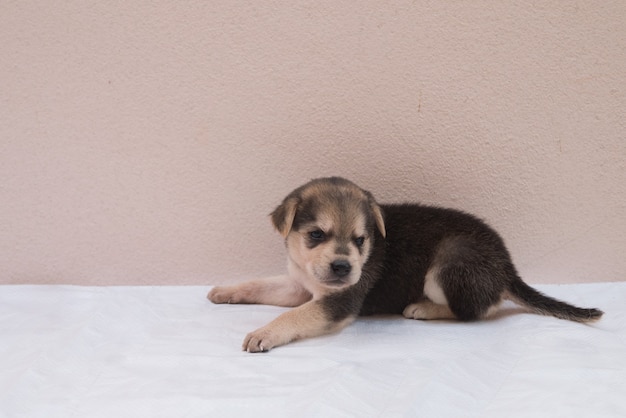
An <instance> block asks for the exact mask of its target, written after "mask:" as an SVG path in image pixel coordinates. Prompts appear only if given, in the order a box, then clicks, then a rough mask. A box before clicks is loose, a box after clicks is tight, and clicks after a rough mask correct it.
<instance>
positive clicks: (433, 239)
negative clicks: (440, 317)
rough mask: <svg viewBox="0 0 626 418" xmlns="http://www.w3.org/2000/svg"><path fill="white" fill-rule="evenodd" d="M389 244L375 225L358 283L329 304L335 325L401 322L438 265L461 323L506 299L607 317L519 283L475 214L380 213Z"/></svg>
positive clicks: (542, 309)
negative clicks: (366, 319)
mask: <svg viewBox="0 0 626 418" xmlns="http://www.w3.org/2000/svg"><path fill="white" fill-rule="evenodd" d="M381 208H382V209H383V213H384V218H385V228H386V234H387V236H386V238H383V237H382V235H381V234H380V233H379V232H378V231H377V230H376V228H375V227H374V224H373V222H370V225H369V229H370V236H372V237H373V239H374V243H373V247H372V251H371V254H370V257H369V259H368V261H367V263H366V264H365V266H364V267H363V274H362V276H361V279H360V280H359V282H358V283H357V284H355V285H353V286H351V287H349V288H347V289H345V290H343V291H340V292H337V293H334V294H331V295H328V296H326V297H324V298H323V300H322V301H321V303H323V305H324V307H325V310H326V312H327V313H328V314H329V316H330V317H331V319H332V320H333V321H338V320H341V319H344V318H346V317H348V316H350V315H356V314H360V315H371V314H400V313H402V311H403V310H404V308H405V307H406V306H408V305H409V304H411V303H414V302H417V301H419V300H421V299H422V298H423V297H424V294H423V289H424V280H425V275H426V272H427V271H428V269H429V268H430V267H431V266H433V264H435V263H436V265H437V266H439V268H440V273H439V282H440V285H441V287H442V289H443V291H444V294H445V295H446V299H447V300H448V305H449V307H450V309H451V310H452V312H453V313H454V314H455V315H456V316H457V318H458V319H460V320H463V321H470V320H475V319H479V318H481V317H483V316H484V315H485V314H486V312H487V310H488V309H489V308H490V307H491V306H493V305H494V304H496V303H497V302H498V301H499V300H500V298H501V295H502V294H503V292H505V291H508V292H509V293H510V294H511V295H513V297H514V298H516V299H517V301H518V302H520V303H522V304H523V305H525V306H527V307H529V308H530V309H531V310H532V311H533V312H536V313H540V314H544V315H553V316H555V317H558V318H562V319H569V320H573V321H579V322H585V321H589V320H594V319H598V318H600V317H601V316H602V311H599V310H597V309H582V308H578V307H575V306H572V305H569V304H567V303H565V302H560V301H557V300H555V299H553V298H550V297H548V296H545V295H543V294H541V293H540V292H538V291H536V290H534V289H533V288H531V287H530V286H528V285H526V284H525V283H524V282H522V280H521V279H520V278H519V276H518V274H517V272H516V269H515V267H514V266H513V263H512V261H511V257H510V255H509V252H508V251H507V249H506V247H505V245H504V242H503V241H502V239H501V238H500V236H499V235H498V234H497V233H496V232H495V231H494V230H493V229H492V228H491V227H489V226H488V225H487V224H485V223H484V222H483V221H481V220H480V219H478V218H476V217H475V216H472V215H470V214H467V213H464V212H461V211H457V210H452V209H443V208H438V207H431V206H423V205H418V204H399V205H381Z"/></svg>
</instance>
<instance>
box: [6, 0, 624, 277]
mask: <svg viewBox="0 0 626 418" xmlns="http://www.w3.org/2000/svg"><path fill="white" fill-rule="evenodd" d="M0 9H1V12H0V57H2V58H1V59H0V86H1V87H0V92H1V93H0V282H2V283H80V284H188V283H194V284H212V283H217V282H227V281H229V280H232V281H234V280H238V279H241V278H244V277H246V278H249V277H254V276H261V275H266V274H275V273H279V272H281V271H282V270H283V269H284V265H285V262H284V255H285V254H284V249H283V247H282V242H281V239H280V237H279V236H278V235H277V234H275V233H274V232H273V231H272V229H271V227H270V224H269V220H268V218H267V214H268V213H269V212H270V211H271V210H272V209H273V208H274V206H275V205H276V204H278V203H279V201H280V200H281V199H282V197H283V196H284V195H285V194H286V193H287V192H289V191H290V190H291V189H292V188H293V187H295V186H297V185H299V184H300V183H302V182H304V181H306V180H308V179H310V178H312V177H317V176H321V175H329V174H339V175H343V176H347V177H349V178H351V179H353V180H354V181H356V182H357V183H359V184H360V185H362V186H363V187H365V188H368V189H370V190H371V191H372V192H374V194H375V195H376V196H378V198H379V200H381V201H403V200H407V199H413V200H421V201H423V202H427V203H435V204H441V205H446V206H453V207H457V208H461V209H465V210H468V211H471V212H474V213H476V214H478V215H479V216H481V217H483V218H485V219H486V220H488V221H489V222H490V223H491V224H492V225H493V226H495V227H496V228H497V229H498V230H500V231H501V232H502V234H503V236H504V237H505V240H506V242H507V243H508V245H509V247H510V250H511V252H512V253H513V256H514V260H515V261H516V262H517V265H518V267H519V270H520V271H521V273H522V274H523V276H524V277H525V278H526V279H527V280H528V281H529V282H534V283H537V282H544V283H555V282H557V283H558V282H583V281H608V280H624V279H626V273H625V272H626V257H625V256H624V255H625V254H626V123H625V120H626V113H625V110H626V25H625V24H624V22H626V2H624V1H623V0H616V1H601V2H589V1H576V0H574V1H571V0H568V1H550V2H543V3H541V2H540V3H538V4H534V5H532V4H530V3H528V2H518V1H512V0H511V1H509V0H505V1H497V2H495V1H471V2H438V1H425V0H418V1H395V2H381V1H369V2H367V1H366V2H354V1H348V0H339V1H337V0H334V1H329V2H308V1H307V2H299V1H296V2H293V1H288V2H287V1H285V2H279V1H268V2H233V1H230V0H229V1H211V2H206V1H200V0H191V1H185V2H177V1H169V2H147V1H131V2H114V3H111V2H85V1H73V0H69V1H63V2H56V1H44V2H41V1H19V2H8V3H7V2H5V4H3V5H2V6H1V8H0Z"/></svg>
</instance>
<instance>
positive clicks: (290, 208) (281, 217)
mask: <svg viewBox="0 0 626 418" xmlns="http://www.w3.org/2000/svg"><path fill="white" fill-rule="evenodd" d="M299 202H300V200H299V199H298V198H296V197H288V198H286V199H285V200H283V203H281V204H280V206H278V207H277V208H276V209H274V212H272V213H271V215H270V216H271V217H272V223H273V224H274V228H276V230H277V231H278V232H280V234H281V235H282V236H283V238H287V235H289V231H291V226H292V225H293V218H295V216H296V208H297V207H298V203H299Z"/></svg>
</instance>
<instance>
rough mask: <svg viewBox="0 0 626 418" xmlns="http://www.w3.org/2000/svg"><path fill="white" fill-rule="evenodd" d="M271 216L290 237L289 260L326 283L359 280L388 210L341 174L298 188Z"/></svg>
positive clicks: (333, 285) (339, 284)
mask: <svg viewBox="0 0 626 418" xmlns="http://www.w3.org/2000/svg"><path fill="white" fill-rule="evenodd" d="M271 217H272V222H273V224H274V226H275V227H276V229H277V230H278V232H280V233H281V235H282V236H283V237H285V242H286V244H287V249H288V252H289V259H290V262H292V263H294V264H295V265H296V266H297V267H298V268H299V269H300V270H301V271H303V272H305V274H306V276H307V278H308V279H312V280H315V281H316V282H317V283H318V284H319V285H322V286H325V287H331V288H338V287H343V286H349V285H352V284H355V283H356V282H358V280H359V278H360V277H361V269H362V267H363V265H364V264H365V262H366V261H367V259H368V257H369V255H370V252H371V250H372V246H373V244H374V235H375V229H376V228H377V229H378V230H379V231H380V234H381V235H382V236H383V237H384V236H385V224H384V220H383V214H382V211H381V209H380V207H379V206H378V204H377V203H376V201H375V200H374V198H373V197H372V195H371V194H370V193H369V192H367V191H365V190H363V189H361V188H360V187H358V186H356V185H355V184H354V183H352V182H350V181H348V180H345V179H342V178H339V177H330V178H321V179H316V180H312V181H311V182H309V183H307V184H305V185H304V186H301V187H299V188H297V189H296V190H294V191H293V192H291V193H290V194H289V195H288V196H287V197H286V198H285V200H283V202H282V203H281V204H280V206H278V207H277V208H276V209H275V210H274V212H272V214H271Z"/></svg>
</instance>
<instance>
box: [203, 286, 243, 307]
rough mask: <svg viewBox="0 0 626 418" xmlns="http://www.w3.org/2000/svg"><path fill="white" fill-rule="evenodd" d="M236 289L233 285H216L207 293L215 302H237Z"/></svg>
mask: <svg viewBox="0 0 626 418" xmlns="http://www.w3.org/2000/svg"><path fill="white" fill-rule="evenodd" d="M235 293H236V292H235V289H234V288H233V287H231V286H216V287H214V288H213V289H211V291H210V292H209V294H208V295H207V298H208V299H209V300H210V301H211V302H213V303H237V300H236V299H237V298H236V295H235Z"/></svg>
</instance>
